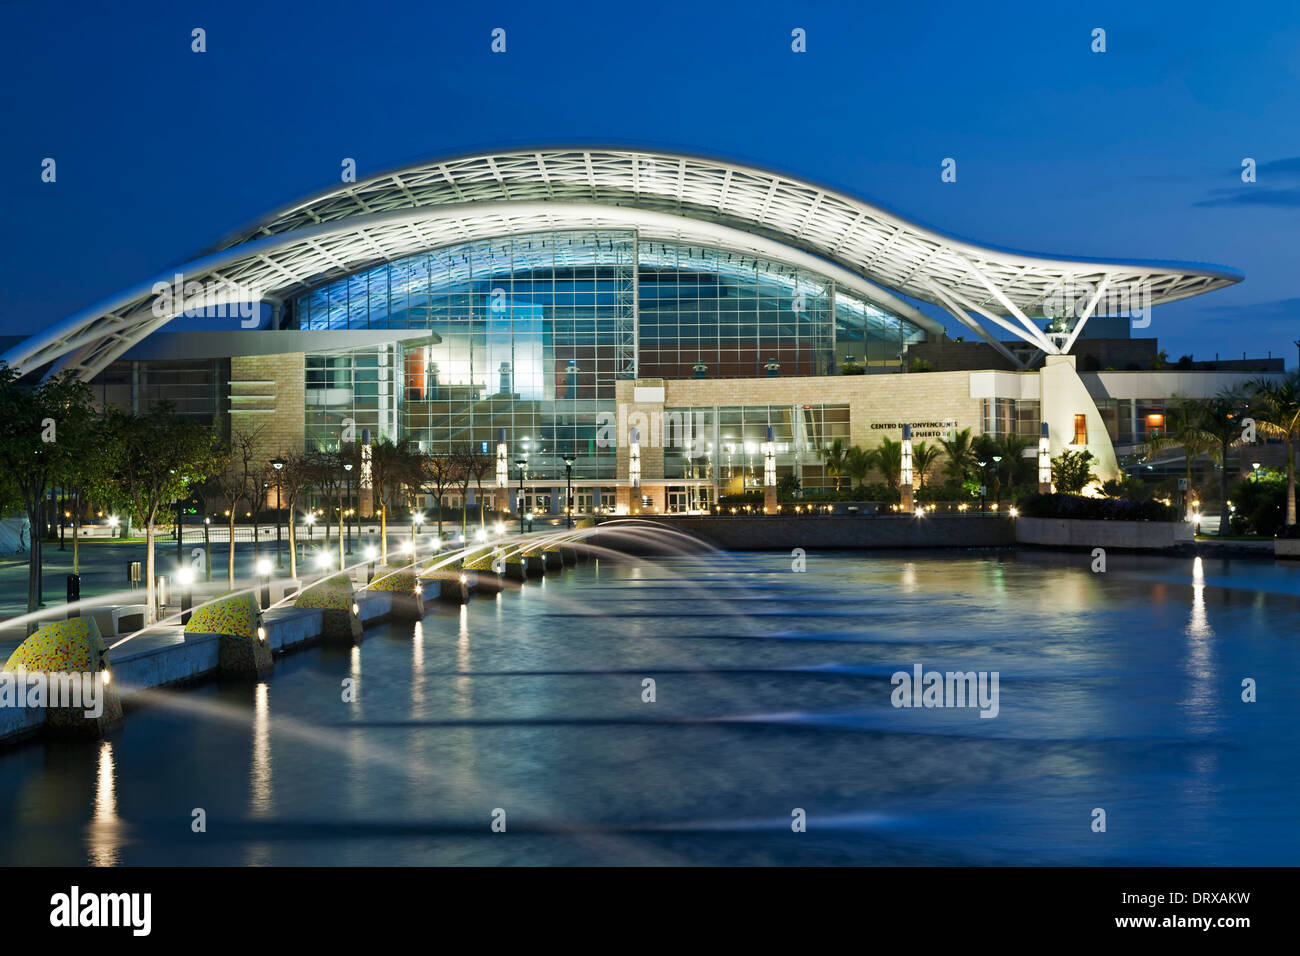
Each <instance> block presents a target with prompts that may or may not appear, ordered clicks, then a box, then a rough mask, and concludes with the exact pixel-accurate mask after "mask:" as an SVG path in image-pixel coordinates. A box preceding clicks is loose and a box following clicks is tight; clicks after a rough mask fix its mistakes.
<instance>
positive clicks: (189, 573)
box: [176, 568, 194, 626]
mask: <svg viewBox="0 0 1300 956" xmlns="http://www.w3.org/2000/svg"><path fill="white" fill-rule="evenodd" d="M176 577H177V578H178V579H179V580H180V582H181V624H182V626H183V625H185V624H188V623H190V607H191V601H192V596H191V593H190V589H191V588H192V587H193V586H194V569H193V568H181V569H180V570H179V571H177V572H176Z"/></svg>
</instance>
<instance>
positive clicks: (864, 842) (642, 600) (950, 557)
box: [0, 552, 1300, 865]
mask: <svg viewBox="0 0 1300 956" xmlns="http://www.w3.org/2000/svg"><path fill="white" fill-rule="evenodd" d="M1107 557H1108V564H1109V567H1108V568H1107V571H1106V573H1105V574H1101V573H1093V572H1092V570H1091V568H1090V565H1091V562H1092V558H1091V556H1090V555H1089V554H1087V553H1086V552H1081V553H1069V554H1052V553H1041V552H1035V553H1032V554H1011V553H1006V552H997V553H978V554H960V555H954V554H945V555H915V554H909V555H907V556H906V560H902V559H901V558H900V556H899V555H896V554H883V553H882V554H874V555H864V554H847V553H840V554H832V553H828V554H825V555H820V556H819V559H818V566H817V569H816V573H815V574H814V573H810V574H791V573H790V571H789V568H790V560H789V555H788V554H750V555H721V556H718V555H714V556H710V557H709V558H708V559H707V560H689V559H663V560H657V561H655V562H651V563H648V564H644V565H641V566H639V567H633V566H630V565H628V564H620V563H616V562H612V561H606V562H605V563H604V567H603V568H602V570H601V574H600V577H599V579H598V578H597V576H596V574H595V569H594V567H592V566H591V565H587V566H585V567H581V566H580V567H578V568H574V569H571V570H566V572H565V573H564V574H562V575H558V576H555V575H553V576H551V577H550V578H549V579H548V582H547V584H546V585H545V586H544V587H542V586H537V584H536V582H528V583H525V584H523V585H520V586H515V585H511V586H510V587H509V588H508V589H507V590H506V591H504V592H503V593H502V594H500V595H495V596H493V597H492V598H488V597H487V596H486V595H479V596H476V597H475V599H474V600H473V601H472V602H471V603H470V604H468V605H466V606H454V607H453V606H446V605H441V604H436V605H434V606H432V607H431V608H430V610H429V613H428V615H427V616H426V617H425V619H424V621H423V622H422V624H421V625H420V626H419V627H415V626H413V625H409V624H403V623H399V622H392V623H389V624H382V625H379V626H378V627H376V628H374V629H372V630H371V631H369V632H368V633H367V635H366V638H367V639H366V643H365V645H364V647H365V653H366V661H365V665H366V676H367V677H368V678H369V679H370V680H369V686H370V688H371V694H370V696H369V697H368V698H366V700H365V707H364V709H363V708H362V707H361V695H360V686H359V682H360V678H361V653H362V650H361V648H352V649H351V650H350V652H349V653H348V654H341V653H336V652H333V651H330V650H328V649H321V650H319V651H307V652H304V653H302V654H298V655H294V656H293V657H291V658H286V659H285V660H284V663H283V665H282V666H277V669H276V673H275V675H274V677H273V678H271V682H272V683H274V685H275V690H276V714H275V719H274V722H273V721H272V714H271V711H270V697H269V691H270V686H269V684H261V685H257V686H256V688H255V689H253V688H250V689H249V690H240V691H234V692H232V691H231V690H230V688H229V687H228V686H227V687H224V688H223V687H220V686H213V685H205V686H202V687H197V688H191V689H187V690H185V691H183V692H177V693H176V695H175V697H174V699H175V700H176V701H177V703H178V705H179V706H177V707H176V708H174V709H171V710H167V709H165V708H163V707H158V706H154V705H153V704H150V706H145V707H141V708H139V709H137V710H135V711H134V712H133V713H132V714H130V715H129V717H128V733H126V734H124V735H123V736H122V737H121V738H120V739H119V740H117V741H116V742H114V743H113V744H106V745H104V746H103V748H102V749H97V750H96V751H95V752H93V753H91V752H85V751H81V752H78V753H77V759H76V760H72V759H67V757H68V754H69V753H70V751H68V750H67V749H66V748H61V749H60V750H59V751H58V753H59V754H61V755H62V756H63V758H64V759H61V760H60V759H56V758H50V759H48V760H46V759H43V758H44V754H45V751H44V750H32V749H30V748H29V749H28V750H26V751H22V750H19V751H15V752H13V753H9V754H0V847H3V848H4V849H3V850H0V862H9V863H67V862H74V863H75V862H83V861H85V860H86V859H87V857H89V858H90V859H91V860H92V861H93V862H100V863H105V864H110V865H111V864H113V863H118V864H121V863H129V864H169V863H170V864H175V863H199V862H202V863H217V864H222V865H229V864H238V863H248V862H253V863H275V864H279V865H303V864H307V865H310V864H317V865H320V864H323V865H335V864H342V863H357V864H365V863H370V864H378V863H390V862H397V863H410V864H417V865H418V864H439V863H449V864H462V863H471V864H512V863H518V862H521V861H528V862H536V863H541V864H568V863H606V864H611V863H619V862H631V861H649V860H665V861H676V862H701V863H714V864H728V863H926V862H930V863H935V862H938V863H963V864H968V863H985V862H994V863H1057V864H1061V863H1075V864H1078V863H1085V864H1086V863H1117V864H1124V865H1144V864H1172V865H1194V864H1211V865H1213V864H1222V863H1244V864H1253V865H1259V864H1277V863H1287V862H1292V863H1293V862H1294V861H1295V860H1296V859H1300V832H1298V831H1297V829H1296V828H1294V827H1287V826H1279V825H1278V821H1286V820H1292V819H1293V818H1294V793H1295V791H1296V790H1298V789H1300V772H1298V771H1297V770H1296V768H1295V767H1293V766H1292V765H1291V764H1289V763H1286V762H1281V761H1279V760H1278V757H1277V755H1278V754H1279V753H1282V754H1285V753H1290V752H1293V751H1294V750H1295V749H1296V748H1297V747H1300V699H1297V698H1294V697H1282V698H1279V699H1270V700H1269V702H1268V706H1267V708H1265V707H1258V708H1256V707H1253V706H1249V705H1245V704H1242V703H1240V698H1239V695H1240V686H1239V685H1240V680H1241V678H1242V677H1243V676H1258V675H1261V674H1269V673H1274V674H1277V673H1282V674H1286V673H1291V672H1293V671H1294V664H1295V646H1296V645H1295V639H1294V637H1293V636H1292V635H1294V634H1295V633H1296V625H1297V623H1300V600H1298V596H1300V568H1295V569H1288V568H1286V567H1285V566H1280V565H1277V566H1275V565H1273V564H1272V563H1271V562H1244V563H1243V562H1237V563H1236V564H1229V563H1227V562H1223V561H1219V560H1215V559H1203V560H1202V561H1199V562H1194V561H1192V560H1191V559H1190V558H1186V559H1177V560H1168V559H1145V558H1139V557H1136V556H1132V555H1127V556H1126V555H1122V554H1110V555H1108V556H1107ZM489 602H490V603H489ZM471 618H472V620H471ZM408 642H409V644H410V646H407V645H408ZM916 663H920V664H922V665H923V666H925V667H926V668H927V669H929V668H933V669H935V670H939V671H947V670H973V671H997V672H999V673H1000V675H1001V709H1000V713H999V715H998V717H997V718H996V719H988V720H984V719H980V718H979V717H978V715H977V714H976V713H975V712H973V711H962V710H959V709H957V708H935V709H922V708H917V709H908V710H903V709H897V708H894V707H892V706H891V704H890V691H891V685H890V680H889V676H890V674H892V673H893V672H894V671H896V670H898V669H910V668H911V667H912V666H913V665H914V664H916ZM646 676H653V677H655V679H656V681H657V684H658V687H657V690H658V700H657V702H656V703H654V704H653V705H651V704H647V703H645V702H643V701H642V699H641V689H642V685H641V681H642V680H643V678H644V677H646ZM349 678H350V679H351V680H353V681H354V682H355V685H354V694H353V696H351V697H350V698H349V699H348V701H341V700H340V696H339V694H340V689H341V687H340V685H341V683H342V682H343V681H345V680H347V679H349ZM408 684H409V688H408ZM250 690H251V691H252V692H251V693H250V692H249V691H250ZM214 699H215V700H219V701H221V704H220V706H219V707H218V706H216V705H214ZM250 711H251V713H250ZM273 728H274V736H275V740H274V742H273V741H272V739H271V738H272V731H273ZM250 729H251V731H252V733H251V734H250V732H249V731H250ZM96 746H97V748H98V747H99V745H96ZM24 753H25V754H26V756H24ZM35 757H40V758H42V759H34V758H35ZM96 758H97V759H96ZM244 768H248V774H247V777H245V776H244V775H243V769H244ZM646 768H653V769H652V770H650V771H647V770H646ZM92 781H93V784H94V785H93V789H92V786H91V783H92ZM191 792H194V793H201V794H203V797H202V800H201V801H200V800H195V801H194V802H196V803H201V804H202V805H204V806H206V807H207V809H208V812H209V819H210V820H212V819H215V820H222V819H225V820H231V819H237V820H240V821H242V822H243V823H244V824H245V825H246V826H247V827H249V828H250V830H249V831H248V832H247V834H246V835H245V836H243V837H237V836H229V835H227V836H225V837H224V838H223V839H221V840H212V839H209V840H201V839H198V838H196V837H193V836H192V835H191V834H190V832H189V829H188V827H177V826H175V825H174V821H175V817H176V814H177V812H178V811H177V807H178V806H184V807H185V808H186V809H187V810H188V807H189V806H191V805H192V804H191V803H190V802H189V801H190V799H191V798H190V796H189V795H190V793H191ZM1099 794H1104V795H1105V796H1104V797H1100V796H1098V795H1099ZM92 795H93V799H91V800H90V801H89V805H88V799H87V798H88V796H92ZM1103 800H1106V801H1110V802H1111V803H1113V804H1115V805H1117V806H1122V807H1123V808H1124V810H1123V812H1124V818H1125V826H1124V827H1123V829H1122V832H1121V830H1120V829H1119V828H1116V830H1115V831H1114V832H1113V833H1112V834H1111V835H1110V838H1108V839H1107V840H1106V841H1104V843H1103V842H1099V841H1097V840H1095V839H1090V836H1091V834H1090V833H1089V831H1088V830H1087V828H1086V826H1083V827H1081V826H1079V825H1078V822H1077V820H1074V819H1069V820H1067V819H1066V817H1068V816H1069V814H1070V813H1071V812H1072V811H1068V810H1066V809H1063V808H1071V807H1091V806H1096V805H1099V803H1100V805H1106V804H1105V803H1102V802H1101V801H1103ZM496 806H506V807H508V808H509V810H510V814H511V820H512V821H517V822H519V823H520V824H521V825H522V824H524V823H526V822H544V823H548V824H554V823H555V822H556V821H560V822H562V823H563V824H564V825H565V826H570V827H571V829H570V830H569V831H568V832H565V833H564V835H563V836H562V837H561V836H555V837H531V836H530V837H525V838H524V840H522V841H520V840H511V841H508V842H505V841H497V840H492V839H484V838H483V837H482V835H481V834H482V831H483V829H484V827H485V826H486V822H485V821H486V817H485V813H486V810H485V808H487V809H489V810H490V808H492V807H496ZM794 806H804V807H808V808H810V814H811V813H813V812H814V811H813V810H812V809H811V808H816V810H815V812H816V814H817V816H816V819H818V820H819V821H820V822H821V824H822V827H821V829H820V831H814V829H813V828H811V827H810V829H809V839H808V840H800V841H790V840H789V839H788V834H789V820H788V818H786V819H782V818H781V817H782V814H781V813H778V812H776V811H774V810H773V808H774V807H776V808H783V807H794ZM92 815H93V817H94V823H93V825H92V827H91V830H90V832H89V834H87V832H86V820H87V817H90V816H92ZM810 819H811V817H810ZM124 820H130V821H132V823H133V824H134V826H133V828H132V832H131V839H130V840H129V841H127V840H125V839H124V838H123V835H122V834H123V831H124V822H123V821H124ZM281 824H283V825H284V826H283V829H279V828H280V827H281ZM263 826H268V827H269V826H276V827H277V833H276V838H275V839H274V840H270V839H268V838H267V837H266V835H265V834H264V833H262V832H260V831H259V830H258V828H259V827H263ZM621 828H626V830H624V829H621ZM37 831H39V834H38V835H39V837H40V838H39V839H37V838H36V836H34V835H33V834H36V833H37ZM990 834H995V835H996V836H995V837H993V838H990Z"/></svg>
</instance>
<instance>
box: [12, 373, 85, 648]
mask: <svg viewBox="0 0 1300 956" xmlns="http://www.w3.org/2000/svg"><path fill="white" fill-rule="evenodd" d="M19 379H20V376H19V375H18V373H17V372H16V371H14V370H13V369H12V368H10V367H9V366H8V365H3V364H0V422H3V427H0V469H3V471H4V473H5V479H6V480H5V486H6V487H7V489H8V491H9V497H10V498H11V500H15V501H17V502H18V503H20V504H21V505H22V508H23V510H24V512H25V513H26V515H27V520H28V523H29V524H30V526H31V539H32V540H31V550H30V551H29V552H28V556H27V613H28V614H34V613H35V612H36V611H37V610H38V609H39V608H40V605H41V573H42V571H43V570H44V566H43V562H42V558H43V552H42V541H41V534H40V527H41V510H42V507H43V505H44V501H45V492H46V490H47V489H49V488H50V486H51V484H52V483H53V482H54V480H55V479H56V478H58V477H59V476H60V475H66V474H68V473H69V471H70V470H71V468H72V466H73V464H74V462H75V460H76V456H77V455H78V454H79V453H81V452H82V451H84V449H85V447H86V446H85V443H84V442H83V441H82V440H81V439H82V438H83V437H84V435H85V433H86V431H87V430H88V429H89V428H90V425H91V420H92V416H93V411H92V410H91V405H90V399H91V394H90V388H89V386H87V385H86V383H85V382H82V381H80V380H79V379H78V378H77V376H76V374H75V373H73V372H63V373H61V374H59V375H55V376H53V377H51V378H47V379H45V380H44V381H42V382H40V383H38V384H36V385H32V386H26V385H23V384H21V383H20V381H19ZM27 629H28V632H29V633H30V632H31V631H34V630H35V629H36V621H35V620H32V621H29V622H28V626H27Z"/></svg>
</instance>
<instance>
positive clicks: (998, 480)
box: [993, 455, 1002, 508]
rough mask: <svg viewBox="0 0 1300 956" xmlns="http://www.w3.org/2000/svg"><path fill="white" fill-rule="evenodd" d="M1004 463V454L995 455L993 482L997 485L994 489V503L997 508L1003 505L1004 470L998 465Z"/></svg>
mask: <svg viewBox="0 0 1300 956" xmlns="http://www.w3.org/2000/svg"><path fill="white" fill-rule="evenodd" d="M1001 464H1002V456H1001V455H994V456H993V482H994V484H995V485H996V486H997V487H996V488H994V489H993V503H994V506H995V507H996V508H1001V507H1002V470H1001V469H1000V468H999V467H998V466H999V465H1001Z"/></svg>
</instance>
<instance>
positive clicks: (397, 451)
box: [370, 436, 419, 564]
mask: <svg viewBox="0 0 1300 956" xmlns="http://www.w3.org/2000/svg"><path fill="white" fill-rule="evenodd" d="M418 482H419V455H418V453H416V452H413V451H412V450H411V445H410V442H409V441H408V440H407V439H405V438H403V439H401V440H400V441H396V442H394V441H393V440H392V439H391V438H388V437H387V436H385V437H383V438H380V439H379V440H378V441H376V442H374V443H373V444H372V445H371V446H370V485H371V487H372V488H373V489H374V495H375V505H376V508H377V510H378V511H379V554H380V559H381V560H382V561H383V562H384V563H385V564H387V563H388V514H389V510H390V509H391V508H392V506H393V502H394V501H396V500H397V498H398V495H399V493H400V492H401V490H402V489H403V488H405V487H408V486H413V485H415V484H418Z"/></svg>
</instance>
